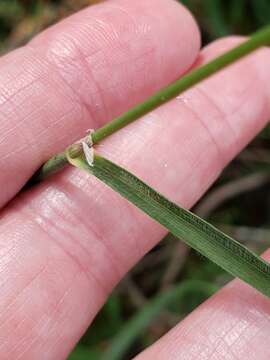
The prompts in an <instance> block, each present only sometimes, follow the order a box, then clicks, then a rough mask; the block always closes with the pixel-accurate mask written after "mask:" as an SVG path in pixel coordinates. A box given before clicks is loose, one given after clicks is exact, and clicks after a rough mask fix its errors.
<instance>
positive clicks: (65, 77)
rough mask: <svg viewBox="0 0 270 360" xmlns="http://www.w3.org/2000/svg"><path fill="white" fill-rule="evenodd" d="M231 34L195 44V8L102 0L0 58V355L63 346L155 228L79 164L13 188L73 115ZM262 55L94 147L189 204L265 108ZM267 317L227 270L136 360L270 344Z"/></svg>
mask: <svg viewBox="0 0 270 360" xmlns="http://www.w3.org/2000/svg"><path fill="white" fill-rule="evenodd" d="M239 41H241V39H238V38H227V39H222V40H219V41H217V42H215V43H213V44H211V45H209V46H208V47H206V48H205V49H203V50H200V35H199V30H198V28H197V25H196V23H195V21H194V20H193V18H192V17H191V15H190V14H189V13H188V11H187V10H186V9H185V8H184V7H183V6H181V5H179V4H177V3H176V2H175V1H173V0H147V1H144V0H137V1H130V0H110V1H108V2H107V3H104V4H100V5H97V6H93V7H91V8H89V9H86V10H84V11H82V12H80V13H78V14H76V15H74V16H72V17H70V18H68V19H67V20H65V21H63V22H61V23H60V24H58V25H56V26H54V27H52V28H50V29H49V30H47V31H45V32H44V33H42V34H41V35H39V36H37V37H36V38H35V39H34V40H33V41H32V42H30V44H28V45H27V46H26V47H23V48H21V49H18V50H16V51H14V52H13V53H10V54H8V55H6V56H5V57H2V58H1V59H0V121H1V134H0V137H1V140H0V154H1V156H0V162H1V169H2V171H1V177H0V186H1V189H2V191H1V194H0V205H1V207H2V211H1V219H0V226H1V231H0V298H1V303H0V339H1V341H0V358H1V359H16V360H17V359H27V360H28V359H39V358H42V359H65V358H66V357H67V355H68V354H69V352H70V351H71V350H72V348H73V347H74V346H75V344H76V342H77V341H78V340H79V338H80V337H81V335H82V334H83V332H84V331H85V330H86V328H87V327H88V326H89V324H90V323H91V321H92V320H93V318H94V317H95V315H96V314H97V312H98V311H99V309H100V308H101V307H102V305H103V304H104V302H105V300H106V298H107V297H108V294H109V293H110V291H111V290H112V289H113V287H114V286H115V285H116V284H117V283H118V282H119V280H120V279H121V278H122V277H123V275H124V274H125V273H126V272H127V271H129V269H130V268H131V267H132V266H133V265H134V264H135V263H136V262H138V261H139V259H140V258H141V257H142V256H143V255H144V254H145V253H146V252H147V251H149V250H150V249H151V248H152V247H153V246H154V245H155V244H157V242H158V241H159V240H160V239H161V238H162V237H163V236H164V234H165V233H166V230H165V229H164V228H162V227H161V226H160V225H158V224H157V223H155V222H154V221H153V220H151V219H150V218H148V217H147V216H146V215H144V214H143V213H142V212H141V211H139V210H137V209H136V208H135V207H134V206H132V205H130V204H129V203H128V202H127V201H125V200H123V199H122V198H120V196H119V195H118V194H115V193H114V192H113V191H111V190H110V189H108V188H106V187H105V186H104V185H103V184H101V183H100V182H98V180H96V179H94V178H93V177H91V176H89V175H87V174H85V173H83V172H80V171H78V170H77V169H72V168H69V169H67V170H65V171H63V172H62V173H60V174H58V175H57V176H54V177H53V178H51V179H48V180H47V181H45V182H44V183H42V184H40V185H38V186H36V187H34V188H32V189H29V190H27V191H24V192H23V193H21V194H19V195H17V196H16V194H17V193H18V192H19V191H20V189H21V188H22V187H23V185H24V184H25V182H26V181H27V180H28V179H29V178H30V176H31V175H32V174H33V173H34V171H35V170H36V169H37V168H38V167H39V166H40V165H41V164H42V163H43V162H44V161H45V160H46V159H47V158H48V157H50V156H51V155H53V154H54V153H55V152H58V151H60V150H62V149H63V148H64V147H65V146H67V145H69V144H70V143H72V142H73V141H75V140H76V139H78V138H81V137H82V136H84V134H85V131H86V130H87V129H89V128H97V127H99V126H100V125H101V124H104V123H105V122H106V121H109V120H110V119H111V118H112V117H113V116H116V115H119V114H120V113H122V112H123V111H125V110H127V109H128V108H129V107H131V106H132V105H134V104H135V103H137V102H139V101H142V100H143V99H144V98H146V97H147V96H149V95H150V94H152V93H153V92H154V91H156V90H157V89H158V88H160V87H162V86H164V85H166V84H168V83H170V82H172V81H173V80H175V79H176V78H178V77H179V76H181V75H182V74H183V73H184V72H186V71H187V70H188V69H190V68H191V67H192V66H196V65H198V64H199V63H203V62H206V61H209V59H211V58H213V57H216V56H217V55H218V54H220V53H222V52H224V51H226V50H228V49H229V48H230V47H232V46H233V45H235V44H236V43H237V42H239ZM269 67H270V52H269V50H268V49H263V50H260V51H258V52H256V54H253V55H252V56H249V57H248V58H246V59H244V60H242V61H241V62H239V63H237V64H236V65H234V66H232V67H230V68H228V69H227V70H225V71H223V72H222V73H220V74H218V75H216V76H214V77H212V78H211V79H209V80H207V81H204V82H203V83H201V84H200V85H199V86H197V87H196V88H195V89H192V90H191V91H189V92H188V93H186V94H185V95H183V96H182V97H180V98H178V99H175V100H174V101H171V102H170V103H169V104H167V105H165V106H163V107H161V108H159V109H157V110H156V111H154V112H153V113H151V114H149V115H147V116H146V117H144V118H142V119H140V120H139V121H137V122H136V123H134V124H132V125H130V126H129V127H128V128H125V129H123V130H121V131H119V132H118V133H117V134H115V135H113V136H111V137H110V138H108V139H107V140H106V141H104V142H103V143H102V144H101V145H99V146H98V147H97V149H98V151H99V152H100V153H102V154H103V155H106V156H107V157H109V158H110V159H112V160H114V161H116V162H117V163H119V164H121V165H123V166H125V167H126V168H128V169H129V170H131V171H133V172H134V173H135V174H137V175H138V176H139V177H141V178H142V179H144V180H145V181H147V182H148V183H149V184H151V185H152V186H154V187H155V188H156V189H157V190H159V191H160V192H162V193H164V194H165V195H166V196H168V197H170V198H171V199H173V200H174V201H176V202H178V203H179V204H181V205H182V206H185V207H191V206H192V205H193V204H194V203H195V202H196V201H197V200H198V199H199V198H200V196H201V195H202V194H203V193H204V192H205V191H206V189H207V188H208V187H209V186H210V185H211V184H212V183H213V181H215V179H216V178H217V177H218V175H219V174H220V172H221V171H222V169H223V168H224V166H225V165H226V164H227V163H228V162H229V161H230V160H231V159H232V158H233V157H234V156H235V155H236V154H237V153H238V152H239V151H240V150H241V149H242V148H243V147H244V146H245V145H246V144H247V143H248V142H249V141H250V140H251V139H252V138H253V137H254V136H255V135H256V134H257V133H258V131H260V130H261V129H262V128H263V127H264V126H265V124H266V123H267V120H268V119H269V117H270V85H269V84H270V73H269ZM161 134H162V136H161ZM161 171H162V176H160V173H161ZM112 209H113V211H112ZM121 220H124V221H121ZM269 256H270V253H269V254H268V257H269ZM266 258H267V254H266ZM269 320H270V302H269V300H268V299H266V298H265V297H264V296H263V295H260V294H259V293H258V292H257V291H255V290H254V289H252V288H250V287H249V286H247V285H245V284H244V283H242V282H241V281H239V280H235V281H233V282H232V283H230V284H229V285H228V286H226V287H225V288H224V289H223V290H221V291H220V292H218V293H217V294H216V295H215V296H214V297H212V298H211V299H210V300H208V301H207V302H206V303H204V304H203V305H201V306H200V307H199V308H197V310H196V311H194V312H193V313H192V314H191V315H190V316H188V317H187V318H186V319H185V320H184V321H182V322H181V323H180V324H179V325H178V326H177V327H176V328H175V329H173V330H172V331H171V332H170V333H169V334H167V335H166V336H165V337H163V338H162V339H161V340H160V341H158V342H157V343H156V344H155V345H153V346H152V347H151V348H149V349H148V350H146V351H145V352H144V353H142V354H140V355H139V356H138V359H140V360H145V359H153V358H155V359H169V360H174V359H243V358H244V359H247V360H251V359H255V358H256V359H269V358H270V348H269V346H268V337H269V335H270V321H269ZM41 354H42V355H41Z"/></svg>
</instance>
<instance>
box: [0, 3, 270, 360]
mask: <svg viewBox="0 0 270 360" xmlns="http://www.w3.org/2000/svg"><path fill="white" fill-rule="evenodd" d="M108 1H110V0H108ZM95 2H98V1H97V0H92V1H91V0H0V40H1V41H0V51H1V52H2V54H3V53H5V52H7V51H9V50H11V49H13V48H15V47H17V46H20V45H23V44H25V43H26V42H27V41H28V40H29V39H30V38H31V37H33V35H34V34H36V33H38V32H39V31H41V30H42V29H44V28H46V27H47V26H49V25H51V24H52V23H54V22H56V21H58V20H59V19H61V18H63V17H65V16H67V15H69V14H71V13H73V12H75V11H77V10H78V9H80V8H82V7H84V6H87V5H91V4H93V3H95ZM182 3H184V4H185V5H187V6H188V7H189V8H190V9H191V11H192V12H193V13H194V15H195V17H196V18H197V20H198V22H199V23H200V27H201V29H202V34H203V42H204V44H207V43H208V42H210V41H212V40H214V39H216V38H218V37H221V36H225V35H229V34H235V33H237V34H248V33H250V32H252V31H254V30H256V29H258V28H259V27H261V26H262V25H264V24H268V23H270V2H269V0H183V1H182ZM269 138H270V131H269V128H266V129H265V130H264V131H263V132H262V133H261V134H260V135H259V136H258V137H257V138H256V139H255V140H254V141H253V143H252V144H250V145H249V147H248V148H247V149H245V150H244V151H243V152H242V153H241V154H240V155H239V156H238V157H237V159H235V160H234V161H233V162H232V163H231V164H230V166H228V167H227V169H226V170H225V171H224V172H223V174H222V176H221V177H220V179H219V180H218V181H217V183H216V184H215V185H214V187H213V188H212V189H211V190H210V192H209V193H208V194H206V195H205V197H204V198H203V199H202V200H201V202H200V204H199V205H197V207H196V208H195V211H197V213H199V214H200V215H201V216H204V217H205V218H207V219H209V220H210V222H212V223H214V224H215V225H216V226H217V227H220V228H222V229H225V231H226V232H228V233H230V234H232V235H233V236H234V237H235V238H237V239H238V240H239V241H242V242H245V243H246V244H247V245H248V246H249V247H250V248H253V249H254V250H255V251H256V252H261V251H262V250H263V249H265V248H266V247H267V245H268V243H269V240H270V229H269V223H270V221H269V220H270V191H269V186H268V180H269V179H268V176H267V175H263V176H262V172H263V171H264V169H265V168H266V167H268V165H269V162H270V149H269V145H268V144H269ZM229 279H230V277H229V275H227V274H226V273H225V272H223V271H222V270H220V269H219V268H217V267H216V266H215V265H214V264H212V263H210V262H209V261H208V260H206V259H204V258H202V257H201V256H200V255H198V254H196V253H195V252H193V251H190V250H189V249H188V248H187V247H186V246H185V245H184V244H182V243H181V242H179V241H178V240H175V239H174V238H173V237H172V236H168V237H167V239H166V241H163V242H161V243H160V245H158V246H157V247H156V248H155V249H154V250H153V251H151V252H150V253H149V254H148V255H147V256H145V258H144V259H143V260H142V261H141V262H140V263H139V264H138V265H137V266H136V267H135V268H134V269H133V271H132V272H131V273H130V274H129V275H128V276H127V277H126V278H125V279H124V280H123V281H122V282H121V283H120V285H119V286H118V288H117V289H116V290H115V291H114V293H113V294H112V295H111V297H110V299H109V300H108V302H107V304H106V305H105V306H104V308H103V310H102V311H101V312H100V314H99V315H98V317H97V318H96V320H95V322H94V324H93V326H92V327H91V329H90V330H89V331H87V332H86V334H85V336H84V337H83V339H82V340H81V342H80V344H79V345H78V347H77V348H76V349H75V351H74V353H73V354H72V355H71V357H70V358H71V359H73V360H80V359H93V360H95V359H102V357H103V354H104V352H105V351H110V350H111V347H112V346H114V348H113V349H116V348H117V346H118V349H119V347H120V348H121V346H122V350H123V349H124V345H125V344H124V341H122V343H121V337H120V343H119V339H117V338H116V336H117V334H118V333H120V332H121V331H123V326H125V328H124V330H125V333H130V339H131V340H130V341H129V342H128V343H126V347H127V351H125V352H124V355H121V356H120V357H118V358H117V357H116V359H119V360H120V359H131V358H132V356H134V355H135V354H136V353H138V352H139V351H140V350H142V349H143V348H145V347H146V346H148V345H149V344H151V343H152V342H154V341H155V340H156V339H158V338H159V337H160V336H162V335H163V334H164V333H165V332H166V331H168V330H169V329H170V328H171V327H172V326H173V325H175V324H176V323H177V322H178V321H179V320H180V319H181V318H183V317H184V316H186V315H187V314H188V313H189V312H190V311H192V310H193V309H194V308H195V307H196V306H198V304H200V303H201V302H202V301H203V300H205V298H206V297H207V296H209V295H210V294H211V293H212V291H213V288H215V289H218V288H219V287H221V286H222V285H224V284H225V283H226V282H227V281H229ZM184 280H185V281H184ZM187 281H189V283H187ZM181 283H184V284H185V289H186V290H185V292H184V293H183V292H181V291H180V292H179V296H178V297H177V296H171V297H170V296H167V297H166V296H164V294H166V291H167V289H169V288H174V287H175V288H178V287H179V285H181ZM208 284H211V286H209V287H208ZM207 289H211V291H210V290H209V291H208V290H207ZM175 294H178V293H177V292H175ZM167 298H169V299H170V301H169V305H168V304H167V302H168V301H167V300H166V301H165V300H164V299H167ZM149 299H151V301H153V304H156V305H155V306H156V307H157V310H158V312H157V313H158V314H159V315H158V316H157V315H156V314H154V315H155V316H154V320H153V319H152V318H153V316H152V317H151V314H150V313H149V311H150V309H151V307H150V309H149V308H147V307H145V306H146V305H145V304H146V303H147V301H148V300H149ZM161 309H163V310H161ZM140 311H144V312H143V316H141V317H140V318H139V320H140V321H137V322H136V321H133V322H130V318H131V317H132V316H134V315H136V314H138V312H140ZM147 314H148V315H147ZM151 319H152V320H151ZM150 320H151V321H150ZM134 323H135V325H134ZM148 323H149V324H148ZM138 324H139V325H138ZM134 326H135V330H136V329H137V330H138V329H139V326H141V328H140V329H144V330H143V331H139V335H138V334H137V333H138V331H137V332H136V331H135V330H134ZM136 326H137V328H136ZM135 335H136V336H135ZM116 340H117V341H118V342H116ZM125 341H126V340H125Z"/></svg>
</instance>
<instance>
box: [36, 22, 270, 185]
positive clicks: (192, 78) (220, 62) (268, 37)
mask: <svg viewBox="0 0 270 360" xmlns="http://www.w3.org/2000/svg"><path fill="white" fill-rule="evenodd" d="M268 44H270V26H267V27H265V28H264V29H262V30H260V31H258V32H256V33H255V34H254V35H253V36H252V37H251V38H250V39H249V40H247V41H245V42H243V43H242V44H240V45H239V46H237V47H235V48H233V49H232V50H230V51H228V52H227V53H225V54H223V55H221V56H219V57H218V58H216V59H215V60H213V61H211V62H209V63H208V64H206V65H203V66H201V67H199V68H196V69H195V70H193V71H191V72H190V73H188V74H187V75H185V76H183V77H182V78H181V79H179V80H177V81H175V82H174V83H172V84H171V85H169V86H167V87H165V88H164V89H162V90H160V91H158V92H157V93H156V94H155V95H153V96H151V97H150V98H148V99H147V100H146V101H145V102H143V103H141V104H139V105H137V106H135V107H134V108H132V109H130V110H129V111H127V112H126V113H124V114H123V115H121V116H119V117H117V118H115V119H114V120H112V121H111V122H109V123H107V124H106V125H104V126H103V127H101V128H100V129H97V130H96V131H94V132H93V133H92V134H91V137H92V141H93V144H97V143H98V142H100V141H101V140H103V139H105V138H106V137H108V136H109V135H112V134H113V133H114V132H116V131H118V130H120V129H121V128H123V127H124V126H127V125H128V124H130V123H132V122H133V121H135V120H137V119H138V118H140V117H142V116H143V115H145V114H147V113H149V112H150V111H153V110H154V109H155V108H157V107H159V106H160V105H162V104H164V103H166V102H168V101H170V100H172V99H173V98H175V97H176V96H178V95H180V94H181V93H183V92H184V91H186V90H188V89H190V88H191V87H192V86H194V85H196V84H198V83H199V82H201V81H202V80H204V79H207V78H208V77H209V76H211V75H213V74H215V73H216V72H218V71H219V70H221V69H224V68H225V67H227V66H228V65H231V64H232V63H234V62H235V61H237V60H239V59H240V58H243V57H244V56H246V55H248V54H250V53H251V52H253V51H254V50H256V49H258V48H260V47H262V46H266V45H268ZM76 146H77V145H76ZM81 151H82V150H81V149H79V152H81ZM67 163H68V161H67V159H66V156H65V152H63V153H60V154H58V155H56V156H54V157H53V158H52V159H50V160H48V161H47V162H46V163H45V164H44V165H43V166H42V167H41V168H40V169H39V171H38V172H37V173H36V174H35V175H34V180H35V181H40V180H43V179H44V178H46V177H47V176H49V175H51V174H53V173H55V172H56V171H58V170H60V169H62V168H63V167H64V166H65V165H66V164H67Z"/></svg>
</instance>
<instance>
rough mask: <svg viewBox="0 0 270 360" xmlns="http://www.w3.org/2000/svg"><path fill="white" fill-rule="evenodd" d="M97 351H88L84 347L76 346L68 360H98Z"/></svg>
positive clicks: (98, 354) (99, 354)
mask: <svg viewBox="0 0 270 360" xmlns="http://www.w3.org/2000/svg"><path fill="white" fill-rule="evenodd" d="M100 357H101V353H100V352H99V351H95V350H90V349H88V348H87V347H86V346H83V345H78V346H77V347H76V348H75V349H74V350H73V351H72V353H71V354H70V355H69V357H68V360H100Z"/></svg>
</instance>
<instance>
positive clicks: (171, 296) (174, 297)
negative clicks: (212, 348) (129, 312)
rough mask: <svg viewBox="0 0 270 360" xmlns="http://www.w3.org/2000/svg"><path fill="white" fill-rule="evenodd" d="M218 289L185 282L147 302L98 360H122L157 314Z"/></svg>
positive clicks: (214, 286) (207, 295) (201, 283)
mask: <svg viewBox="0 0 270 360" xmlns="http://www.w3.org/2000/svg"><path fill="white" fill-rule="evenodd" d="M217 290H218V287H217V286H216V285H213V284H209V283H208V282H205V281H195V280H194V281H192V280H189V281H185V282H183V283H182V284H180V285H177V286H174V287H172V288H170V289H169V290H167V291H166V292H164V293H159V294H158V295H157V296H156V297H154V298H153V299H151V300H150V301H148V302H147V303H146V304H145V305H144V307H143V308H142V309H141V310H140V311H139V312H138V313H137V314H136V315H135V316H134V317H133V318H131V319H130V320H129V321H128V322H126V324H125V325H124V326H123V327H122V329H121V330H120V331H119V333H118V334H117V335H116V336H115V338H114V339H113V340H112V342H111V344H110V346H109V348H108V350H107V351H106V352H105V353H104V354H103V356H101V358H100V360H119V359H123V358H124V355H125V353H126V351H127V350H128V349H129V347H130V346H131V345H132V343H133V342H134V341H135V340H136V339H137V338H138V336H139V335H141V334H142V332H143V331H144V330H145V329H146V328H147V327H148V326H149V325H150V324H151V322H152V321H153V320H154V319H155V318H156V317H157V316H158V315H159V313H160V312H161V311H162V310H163V309H164V308H166V307H167V306H169V305H170V304H171V303H173V302H175V301H177V302H181V300H182V299H183V298H184V297H186V296H187V295H189V294H193V293H194V292H196V293H202V294H204V295H205V296H206V297H209V296H211V295H212V294H213V293H215V292H216V291H217Z"/></svg>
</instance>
